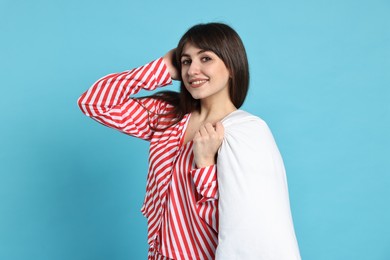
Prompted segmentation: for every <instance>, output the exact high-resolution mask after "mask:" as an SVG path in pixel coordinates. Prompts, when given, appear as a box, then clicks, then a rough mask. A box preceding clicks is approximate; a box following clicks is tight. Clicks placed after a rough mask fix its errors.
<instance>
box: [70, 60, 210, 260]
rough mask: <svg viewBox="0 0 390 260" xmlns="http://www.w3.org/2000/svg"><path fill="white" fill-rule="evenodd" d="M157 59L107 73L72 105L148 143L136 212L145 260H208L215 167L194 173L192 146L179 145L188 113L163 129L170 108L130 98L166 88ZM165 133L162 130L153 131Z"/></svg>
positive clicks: (167, 78) (165, 75) (161, 63)
mask: <svg viewBox="0 0 390 260" xmlns="http://www.w3.org/2000/svg"><path fill="white" fill-rule="evenodd" d="M171 82H172V81H171V77H170V74H169V72H168V70H167V67H166V65H165V64H164V61H163V59H162V58H159V59H157V60H155V61H153V62H151V63H148V64H146V65H145V66H142V67H139V68H136V69H132V70H130V71H125V72H122V73H116V74H110V75H107V76H105V77H103V78H101V79H99V80H98V81H97V82H96V83H94V84H93V85H92V87H91V88H90V89H88V90H87V91H86V92H85V93H84V94H83V95H82V96H81V97H80V98H79V100H78V104H79V106H80V109H81V110H82V112H83V113H84V114H86V115H87V116H90V117H92V118H93V119H95V120H96V121H98V122H100V123H102V124H104V125H106V126H108V127H112V128H115V129H117V130H119V131H121V132H123V133H125V134H128V135H132V136H135V137H139V138H142V139H145V140H148V141H149V142H150V151H149V173H148V177H147V185H146V196H145V200H144V204H143V206H142V209H141V211H142V213H143V214H144V215H145V217H146V218H147V220H148V243H149V245H150V248H149V254H148V259H167V258H168V259H214V257H215V250H216V247H217V243H218V185H217V169H216V166H215V165H211V166H208V167H204V168H200V169H196V167H195V165H194V156H193V153H192V141H191V142H188V143H186V144H183V138H184V133H185V130H186V127H187V124H188V120H189V118H190V116H191V115H190V114H187V115H185V116H184V118H183V119H182V120H181V121H179V122H178V123H176V124H174V125H172V126H170V127H168V128H166V127H167V126H168V125H169V123H170V121H171V119H170V118H168V117H167V116H164V114H167V113H169V112H171V111H172V106H171V105H169V104H167V103H166V102H164V101H162V100H158V99H153V98H140V99H137V98H131V97H130V96H131V95H133V94H136V93H137V92H139V91H140V90H141V89H145V90H154V89H156V88H157V87H160V86H165V85H168V84H171ZM162 128H166V129H165V130H162V131H161V130H156V129H162Z"/></svg>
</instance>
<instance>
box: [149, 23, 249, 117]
mask: <svg viewBox="0 0 390 260" xmlns="http://www.w3.org/2000/svg"><path fill="white" fill-rule="evenodd" d="M187 43H190V44H192V45H194V46H195V47H197V48H199V49H202V50H206V51H212V52H214V53H215V54H216V55H217V56H218V57H219V58H220V59H221V60H222V61H223V62H224V63H225V66H226V67H227V69H228V70H229V71H230V72H231V78H230V81H229V95H230V99H231V101H232V102H233V104H234V106H235V107H236V108H240V107H241V106H242V104H243V103H244V100H245V97H246V95H247V92H248V87H249V65H248V59H247V55H246V51H245V48H244V44H243V43H242V41H241V38H240V36H239V35H238V34H237V32H236V31H235V30H234V29H232V28H231V27H230V26H228V25H226V24H223V23H206V24H198V25H195V26H193V27H191V28H190V29H189V30H188V31H187V32H186V33H185V34H184V35H183V36H182V37H181V39H180V41H179V43H178V45H177V48H176V60H174V63H175V66H176V67H177V69H178V71H179V74H181V73H180V72H181V62H180V59H181V55H182V52H183V49H184V46H185V45H186V44H187ZM152 97H154V98H157V99H162V100H164V101H166V102H167V103H170V104H171V105H173V106H174V110H173V114H174V115H175V119H176V120H175V122H174V123H176V122H178V121H180V120H181V119H182V118H183V116H184V115H185V114H187V113H191V112H193V111H196V110H199V109H200V100H196V99H194V98H193V97H192V96H191V94H190V93H189V92H188V91H187V89H186V88H185V86H184V83H183V81H182V82H181V85H180V92H179V93H177V92H173V91H162V92H160V93H158V94H156V95H153V96H152Z"/></svg>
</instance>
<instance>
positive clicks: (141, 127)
mask: <svg viewBox="0 0 390 260" xmlns="http://www.w3.org/2000/svg"><path fill="white" fill-rule="evenodd" d="M171 82H172V79H171V75H170V73H169V69H168V67H167V65H166V64H165V59H164V58H159V59H157V60H155V61H152V62H150V63H148V64H146V65H144V66H142V67H139V68H135V69H132V70H129V71H125V72H121V73H114V74H109V75H107V76H105V77H103V78H101V79H99V80H98V81H96V82H95V83H94V84H93V85H92V86H91V88H89V89H88V90H87V91H86V92H85V93H83V94H82V95H81V97H80V98H79V99H78V105H79V107H80V109H81V111H82V112H83V113H84V114H85V115H87V116H89V117H91V118H93V119H94V120H96V121H98V122H99V123H101V124H103V125H106V126H108V127H111V128H115V129H117V130H119V131H121V132H124V133H126V134H129V135H132V136H135V137H139V138H142V139H145V140H149V139H150V138H151V135H152V132H153V130H152V129H153V127H156V125H154V124H156V123H157V121H158V120H156V119H155V115H156V114H159V113H164V110H166V109H168V108H167V104H166V103H165V102H163V101H161V100H156V99H152V98H143V99H136V98H131V95H134V94H136V93H138V92H139V91H140V90H141V89H145V90H155V89H156V88H157V87H160V86H165V85H168V84H171Z"/></svg>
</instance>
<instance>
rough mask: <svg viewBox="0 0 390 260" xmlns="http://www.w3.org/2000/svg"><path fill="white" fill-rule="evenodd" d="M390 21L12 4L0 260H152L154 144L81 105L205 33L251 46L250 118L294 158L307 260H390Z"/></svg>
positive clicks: (323, 12)
mask: <svg viewBox="0 0 390 260" xmlns="http://www.w3.org/2000/svg"><path fill="white" fill-rule="evenodd" d="M389 14H390V2H389V1H385V0H383V1H380V0H366V1H359V0H357V1H356V0H326V1H325V0H320V1H308V0H307V1H303V0H298V1H281V0H273V1H271V0H268V1H264V0H261V1H255V0H253V1H226V0H217V1H204V0H201V1H178V0H177V1H151V0H146V1H129V0H128V1H125V0H123V1H119V0H116V1H115V0H114V1H96V0H95V1H92V0H87V1H80V0H63V1H49V0H46V1H45V0H36V1H27V0H24V1H21V0H1V1H0V30H1V40H0V76H1V83H0V87H1V102H0V111H1V112H0V120H1V127H0V259H4V260H19V259H33V260H35V259H36V260H69V259H72V260H89V259H91V260H105V259H110V260H114V259H115V260H122V259H123V260H125V259H146V253H147V244H146V221H145V219H144V218H143V216H142V215H141V213H140V211H139V209H140V207H141V204H142V201H143V196H144V189H145V188H144V187H145V179H146V172H147V151H148V144H147V142H144V141H141V140H137V139H135V138H131V137H128V136H126V135H123V134H120V133H119V132H116V131H113V130H111V129H108V128H106V127H103V126H101V125H99V124H98V123H96V122H94V121H92V120H90V119H88V118H87V117H85V116H83V114H82V113H81V112H80V111H79V110H78V107H77V105H76V100H77V98H78V96H79V95H81V93H82V92H84V91H85V90H86V89H87V88H88V87H89V86H90V85H91V84H92V83H93V82H94V81H95V80H97V79H98V78H100V77H102V76H104V75H106V74H108V73H111V72H118V71H123V70H127V69H130V68H133V67H136V66H140V65H143V64H144V63H146V62H149V61H151V60H153V59H155V58H157V57H159V56H161V55H163V54H164V53H165V52H166V51H168V50H169V49H171V48H173V47H174V46H175V45H176V44H177V41H178V40H179V38H180V37H181V35H182V34H183V33H184V31H185V30H186V29H188V28H189V27H190V26H192V25H193V24H196V23H199V22H210V21H222V22H226V23H229V24H231V25H232V26H233V27H234V28H235V29H236V30H237V31H238V32H239V34H240V35H241V37H242V39H243V41H244V43H245V45H246V48H247V52H248V56H249V61H250V69H251V90H250V94H249V96H248V99H247V101H246V103H245V105H244V107H243V108H244V109H245V110H247V111H249V112H252V113H254V114H256V115H258V116H260V117H262V118H263V119H265V120H266V121H267V122H268V124H269V125H270V127H271V129H272V131H273V133H274V135H275V138H276V140H277V143H278V145H279V148H280V150H281V153H282V155H283V157H284V160H285V164H286V168H287V174H288V180H289V188H290V196H291V197H290V198H291V207H292V212H293V217H294V221H295V228H296V234H297V238H298V241H299V245H300V249H301V254H302V257H303V259H308V260H310V259H314V260H336V259H337V260H338V259H340V260H345V259H353V260H359V259H362V260H363V259H364V260H366V259H369V260H374V259H378V260H379V259H381V260H385V259H390V246H389V245H390V188H389V186H390V167H389V146H390V137H389V127H390V107H389V106H390V105H389V103H390V91H389V88H390V76H389V72H390V18H389V17H390V15H389Z"/></svg>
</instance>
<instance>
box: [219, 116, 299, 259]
mask: <svg viewBox="0 0 390 260" xmlns="http://www.w3.org/2000/svg"><path fill="white" fill-rule="evenodd" d="M222 124H223V125H224V128H225V138H224V141H223V143H222V145H221V147H220V149H219V151H218V160H217V170H218V189H219V204H218V205H219V235H218V247H217V251H216V259H217V260H231V259H234V260H244V259H245V260H251V259H256V260H285V259H286V260H287V259H288V260H290V259H291V260H295V259H301V257H300V254H299V248H298V244H297V240H296V237H295V232H294V226H293V221H292V217H291V212H290V202H289V196H288V187H287V180H286V174H285V170H284V165H283V161H282V158H281V156H280V153H279V150H278V148H277V146H276V144H275V141H274V138H273V136H272V134H271V132H270V130H269V128H268V126H267V124H266V123H265V122H264V121H263V120H262V119H260V118H258V117H256V116H254V115H251V114H249V113H247V112H245V111H242V110H237V111H235V112H233V113H231V114H230V115H228V116H227V117H226V118H224V119H223V120H222Z"/></svg>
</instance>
